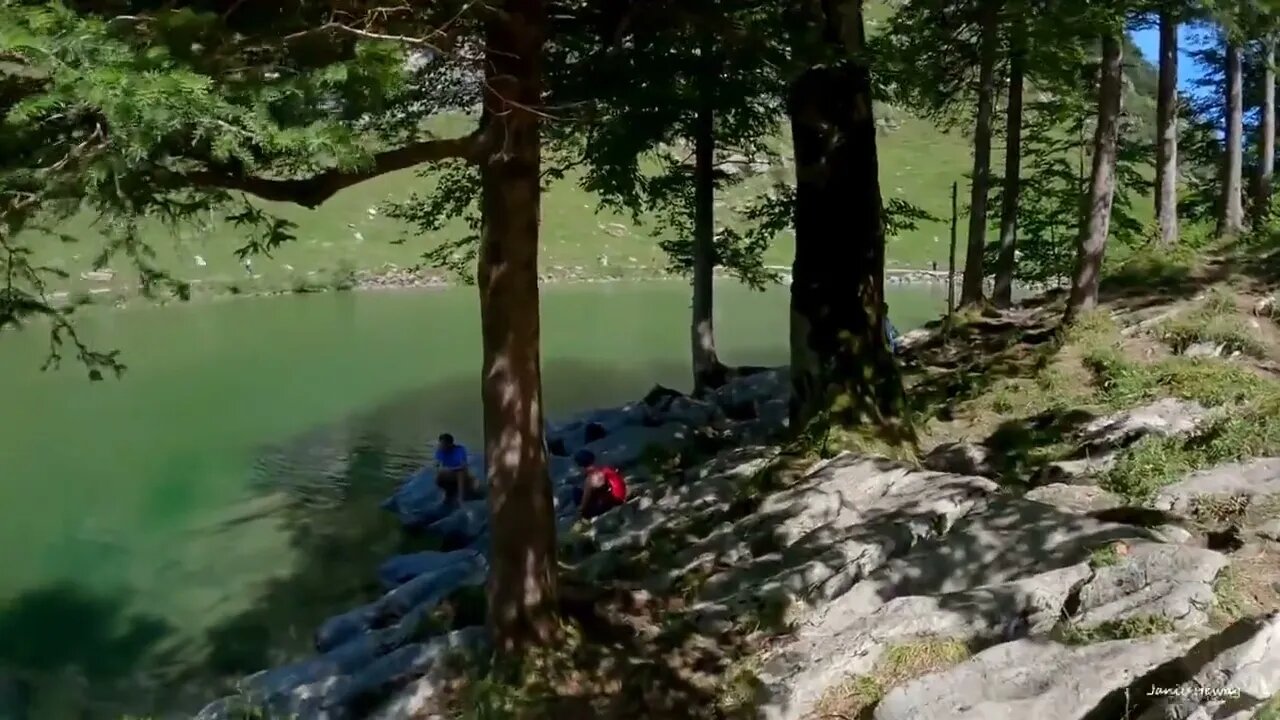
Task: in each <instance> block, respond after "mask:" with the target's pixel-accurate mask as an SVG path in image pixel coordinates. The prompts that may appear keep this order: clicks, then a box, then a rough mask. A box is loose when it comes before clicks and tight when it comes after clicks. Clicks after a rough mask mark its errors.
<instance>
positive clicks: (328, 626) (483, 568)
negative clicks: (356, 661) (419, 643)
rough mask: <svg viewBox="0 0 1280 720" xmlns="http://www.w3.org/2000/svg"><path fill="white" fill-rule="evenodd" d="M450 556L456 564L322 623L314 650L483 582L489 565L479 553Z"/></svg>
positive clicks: (323, 649)
mask: <svg viewBox="0 0 1280 720" xmlns="http://www.w3.org/2000/svg"><path fill="white" fill-rule="evenodd" d="M451 555H453V556H454V557H456V558H457V560H458V561H457V562H451V563H448V564H443V565H440V566H438V567H437V568H435V569H433V570H430V571H427V572H424V573H422V574H420V575H418V576H416V577H414V578H412V579H411V580H409V581H407V582H405V583H403V584H402V585H400V586H398V587H396V588H395V589H393V590H391V591H390V592H388V593H387V594H386V595H383V596H382V597H381V598H379V599H378V600H377V601H376V602H372V603H370V604H368V605H364V606H361V607H358V608H355V609H354V610H350V611H348V612H345V613H343V614H341V615H337V616H334V617H332V618H329V619H328V620H326V621H325V622H324V623H323V624H322V625H321V626H320V629H319V630H317V631H316V649H318V650H320V651H321V652H327V651H329V650H333V649H335V648H339V647H340V646H342V645H344V644H346V643H348V642H350V641H351V640H352V638H355V637H357V636H358V635H360V633H362V632H364V631H366V630H368V629H369V628H371V627H373V625H374V624H375V623H378V622H385V621H386V620H388V619H395V618H401V617H404V616H405V615H407V614H409V612H410V611H411V610H424V609H425V610H430V609H431V608H434V607H435V606H436V605H438V604H439V603H440V602H441V601H443V600H444V599H445V598H447V597H448V596H449V595H450V594H452V593H453V592H454V591H455V590H457V589H458V588H461V587H469V586H476V585H480V584H482V583H483V582H484V580H485V577H486V576H487V574H488V571H489V566H488V563H487V562H486V561H485V558H484V555H483V554H481V553H476V552H471V551H459V552H458V553H457V554H456V555H454V554H452V553H451ZM322 657H323V656H322Z"/></svg>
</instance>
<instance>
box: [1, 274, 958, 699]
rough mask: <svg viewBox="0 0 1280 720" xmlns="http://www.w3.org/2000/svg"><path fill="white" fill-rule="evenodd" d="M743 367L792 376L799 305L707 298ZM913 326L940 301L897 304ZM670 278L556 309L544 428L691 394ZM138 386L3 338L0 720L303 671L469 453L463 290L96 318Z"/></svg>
mask: <svg viewBox="0 0 1280 720" xmlns="http://www.w3.org/2000/svg"><path fill="white" fill-rule="evenodd" d="M717 292H718V295H717V320H716V322H717V328H716V329H717V334H718V345H719V349H720V352H721V356H722V358H723V359H724V360H725V361H726V362H728V363H731V364H752V365H776V364H782V363H785V362H786V360H787V357H788V351H787V344H786V343H787V293H786V291H785V289H774V290H770V291H768V292H765V293H754V292H750V291H748V290H746V289H744V288H742V287H740V286H737V285H733V284H728V283H722V284H720V285H718V289H717ZM889 292H890V296H889V302H890V306H891V314H892V316H893V319H894V321H895V323H896V324H897V325H898V327H899V328H901V329H907V328H910V327H914V326H916V325H919V324H920V323H922V322H923V321H925V320H928V319H930V318H933V317H936V316H937V315H938V314H939V312H940V311H941V309H942V307H943V304H944V299H943V291H942V290H941V289H940V288H939V287H938V286H925V285H919V286H914V285H906V286H891V287H890V291H889ZM688 306H689V290H688V287H687V285H685V284H683V283H679V282H648V283H636V284H627V283H614V284H579V285H561V286H553V287H550V288H547V289H545V290H544V293H543V307H542V312H543V336H542V342H543V379H544V386H545V393H546V412H547V416H548V418H549V419H554V418H556V417H563V416H565V415H568V414H570V413H573V412H576V411H579V410H583V409H587V408H590V407H598V406H605V405H610V404H617V403H621V402H624V401H627V400H631V399H635V398H637V397H639V396H641V395H642V394H644V392H645V391H647V390H648V389H649V388H650V387H652V385H653V384H654V383H655V382H661V383H663V384H665V385H669V386H673V387H678V388H687V387H688V385H689V380H688V376H689V368H688V364H689V350H688V343H689V340H688V336H689V332H688ZM80 327H81V328H82V333H83V335H84V337H85V339H86V340H88V341H89V342H90V343H91V344H94V345H97V346H105V347H109V348H117V349H119V350H120V351H121V357H122V360H123V361H124V363H125V364H126V365H128V367H129V369H128V372H127V373H126V374H125V375H124V377H123V378H122V379H120V380H112V379H108V380H105V381H103V382H100V383H89V382H88V381H87V380H86V379H85V373H84V371H83V369H82V368H80V367H78V366H76V365H75V364H74V362H72V361H70V360H68V361H67V362H66V363H65V364H64V367H63V368H62V369H61V370H58V371H50V372H40V370H39V366H40V364H41V362H42V360H43V357H44V353H45V352H46V351H47V337H46V335H45V334H44V333H43V332H42V331H41V330H40V329H39V328H36V327H34V326H33V327H32V328H31V329H29V330H27V331H25V332H24V333H22V334H17V335H13V334H6V335H4V336H3V339H0V397H3V398H4V403H3V406H0V469H2V473H0V475H2V479H0V547H3V548H4V549H5V559H4V562H3V563H0V720H9V718H8V717H7V716H6V713H8V715H11V716H14V717H18V718H21V717H29V718H33V719H38V720H63V718H67V719H69V718H73V717H74V718H77V719H79V718H84V717H89V718H99V717H102V718H113V719H114V718H118V717H119V716H120V715H122V714H125V713H133V714H153V715H156V716H163V715H166V714H168V713H170V712H172V711H175V710H188V711H190V710H192V709H195V708H198V707H199V706H200V705H202V704H203V703H204V702H205V701H207V700H210V699H212V698H213V697H215V696H216V695H218V694H220V693H222V692H223V691H224V690H225V689H226V687H227V683H228V682H229V681H231V680H234V679H236V678H238V677H239V676H241V675H242V674H245V673H248V672H252V671H255V670H258V669H261V668H263V667H265V666H267V665H270V664H276V663H281V662H285V661H288V660H290V659H292V658H295V657H297V656H299V655H301V654H305V653H306V652H307V650H308V648H309V645H310V642H311V633H312V631H313V630H314V628H315V627H316V625H317V624H318V623H319V621H320V620H322V619H323V618H325V617H327V616H328V615H331V614H333V613H335V612H338V611H341V610H345V609H348V608H349V607H351V606H353V605H355V604H357V603H358V602H361V601H362V600H363V599H365V598H368V597H371V596H372V595H373V594H375V593H376V592H377V586H376V581H375V579H374V571H375V569H376V567H377V564H378V563H379V562H380V561H381V560H382V559H384V558H385V557H386V556H387V555H389V554H392V553H395V552H398V551H403V550H414V549H420V548H421V547H424V545H423V543H425V542H429V540H424V539H422V538H405V537H402V533H401V532H400V531H399V528H398V526H397V523H396V520H395V518H394V516H392V515H391V514H389V513H386V512H384V511H381V510H379V509H378V507H377V503H378V501H380V500H381V499H382V498H383V497H384V496H385V495H386V494H387V493H388V492H389V491H390V490H391V489H392V488H393V487H394V485H395V483H396V482H398V481H399V480H400V479H402V478H403V477H405V476H406V475H407V474H409V473H410V472H412V471H413V470H414V469H415V468H416V467H417V466H418V464H419V463H421V462H422V461H423V460H424V459H425V458H426V457H427V455H428V453H429V451H430V448H431V444H432V443H433V441H434V438H435V437H436V435H438V434H439V433H440V432H443V431H446V430H447V431H450V432H453V433H454V434H455V435H457V436H458V437H459V439H460V440H461V441H462V442H463V443H465V444H467V445H469V446H471V447H472V448H474V449H475V450H479V449H480V447H481V446H482V438H481V437H480V428H481V416H480V407H479V397H480V393H479V363H480V337H479V310H478V306H477V302H476V293H475V291H474V290H473V289H470V288H457V289H447V290H439V291H420V292H408V291H404V292H400V291H394V292H386V291H384V292H359V293H343V294H324V295H308V296H281V297H272V298H244V299H228V300H221V301H209V302H201V303H192V304H187V305H174V306H168V307H139V308H134V309H128V310H119V311H112V310H102V311H96V312H90V313H89V314H87V315H86V316H85V317H84V318H82V319H81V321H80Z"/></svg>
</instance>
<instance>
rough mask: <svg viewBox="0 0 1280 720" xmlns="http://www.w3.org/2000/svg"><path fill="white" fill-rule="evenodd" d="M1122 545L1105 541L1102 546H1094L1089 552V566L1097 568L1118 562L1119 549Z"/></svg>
mask: <svg viewBox="0 0 1280 720" xmlns="http://www.w3.org/2000/svg"><path fill="white" fill-rule="evenodd" d="M1122 547H1124V545H1123V544H1122V543H1107V544H1106V545H1103V546H1102V547H1099V548H1095V549H1094V550H1093V552H1091V553H1089V567H1091V568H1093V569H1095V570H1097V569H1098V568H1104V567H1110V566H1111V565H1115V564H1117V563H1119V562H1120V555H1121V550H1120V548H1122Z"/></svg>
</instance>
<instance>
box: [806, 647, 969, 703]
mask: <svg viewBox="0 0 1280 720" xmlns="http://www.w3.org/2000/svg"><path fill="white" fill-rule="evenodd" d="M971 655H972V651H971V650H970V648H969V646H968V645H967V644H966V643H964V642H961V641H959V640H956V639H953V638H927V639H923V640H919V641H917V642H913V643H908V644H905V645H896V646H894V647H891V648H889V649H888V650H886V651H885V653H884V655H883V656H881V658H880V661H879V662H877V663H876V667H875V669H874V670H873V671H872V672H871V674H870V675H851V676H849V677H848V678H846V679H845V681H844V682H842V683H840V684H839V685H836V686H835V687H833V688H831V689H830V690H828V691H827V693H826V694H825V695H823V696H822V699H821V700H819V701H818V705H817V707H816V711H817V715H818V717H847V718H851V719H860V718H866V717H870V714H871V711H872V710H874V709H875V706H876V704H877V703H879V702H880V700H881V699H882V698H883V697H884V696H885V693H887V692H888V691H889V690H891V689H893V688H895V687H897V686H899V685H902V684H903V683H906V682H908V681H910V680H914V679H916V678H919V677H923V676H925V675H929V674H932V673H936V672H941V671H943V670H946V669H948V668H951V667H954V666H955V665H958V664H960V663H962V662H964V661H965V660H967V659H969V657H970V656H971Z"/></svg>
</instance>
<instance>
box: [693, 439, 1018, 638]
mask: <svg viewBox="0 0 1280 720" xmlns="http://www.w3.org/2000/svg"><path fill="white" fill-rule="evenodd" d="M997 489H998V486H997V485H996V484H995V483H994V482H992V481H990V480H988V479H986V478H980V477H966V476H959V475H946V474H942V473H934V472H922V471H919V470H915V469H913V468H909V467H906V466H903V465H900V464H897V463H893V462H891V461H888V460H882V459H869V458H861V457H857V456H854V455H850V454H845V455H840V456H838V457H836V458H833V459H831V460H829V461H826V462H824V463H820V464H819V465H817V466H815V468H814V469H813V470H812V471H811V472H810V474H809V475H808V476H807V477H806V478H805V479H804V480H802V481H801V482H800V483H799V484H798V485H796V486H795V487H793V488H790V489H788V490H785V491H783V492H780V493H777V494H774V495H772V496H770V497H769V498H767V499H765V501H764V502H763V503H761V505H760V507H759V508H758V509H757V511H756V512H755V513H754V515H753V516H752V517H750V518H748V519H747V521H746V522H747V523H749V524H751V525H752V526H760V525H764V526H766V527H768V528H769V529H770V530H769V532H770V533H771V534H772V544H773V545H775V546H776V547H778V548H780V550H778V551H777V552H774V553H769V554H766V555H762V556H760V557H757V558H755V559H754V561H753V562H751V563H748V564H745V565H743V566H740V567H735V568H734V569H733V570H732V571H731V572H730V573H729V577H727V578H712V580H711V581H709V582H708V586H709V587H721V588H724V589H725V590H726V591H727V592H728V593H729V594H728V595H724V594H722V595H720V596H718V597H708V596H704V597H705V598H706V601H707V602H706V603H705V604H704V607H703V608H701V610H706V611H708V612H710V613H711V614H713V615H714V614H723V613H724V612H726V609H727V611H728V612H729V613H730V614H732V612H733V608H740V607H745V606H749V605H751V604H753V603H754V602H756V601H757V600H758V599H759V598H762V597H771V596H785V597H787V598H789V599H791V600H797V599H799V600H804V601H807V602H810V603H815V604H821V603H823V602H826V601H829V600H830V599H832V598H834V597H837V596H839V595H840V594H842V593H844V592H845V591H847V590H848V589H849V588H850V587H852V586H853V584H854V583H856V582H857V581H858V580H860V579H861V578H863V577H865V576H866V574H867V573H869V572H871V571H873V570H875V569H876V568H878V567H880V566H882V565H883V564H884V563H885V562H887V561H888V560H889V559H890V558H892V557H894V556H896V555H900V554H902V553H904V552H906V551H907V550H909V549H910V548H911V547H912V546H913V545H914V544H916V543H918V542H919V541H920V540H921V539H923V538H931V537H936V536H937V535H939V534H940V533H943V532H945V531H946V530H947V528H950V527H951V526H952V525H954V524H956V523H957V522H958V521H959V520H960V519H961V518H963V517H964V516H965V515H967V514H969V513H971V512H974V511H976V510H978V509H980V508H982V507H985V506H986V504H987V503H988V502H990V501H991V499H992V498H993V497H995V492H996V491H997ZM718 605H719V607H717V606H718Z"/></svg>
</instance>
